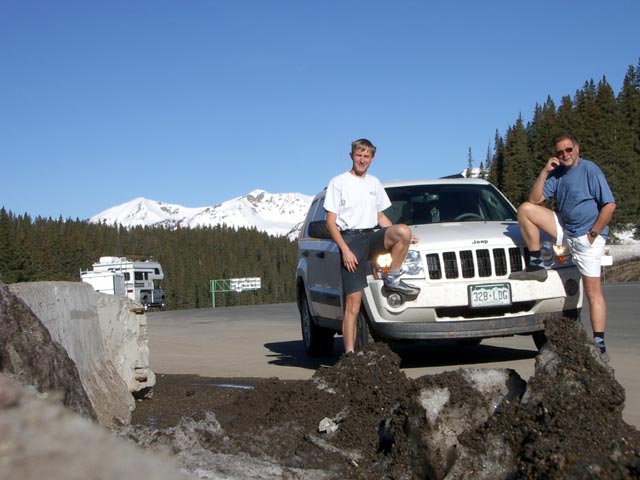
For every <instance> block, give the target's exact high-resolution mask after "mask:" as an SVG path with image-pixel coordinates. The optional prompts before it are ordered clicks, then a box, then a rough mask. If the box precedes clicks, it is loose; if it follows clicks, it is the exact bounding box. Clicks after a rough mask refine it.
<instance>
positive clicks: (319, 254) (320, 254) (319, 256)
mask: <svg viewBox="0 0 640 480" xmlns="http://www.w3.org/2000/svg"><path fill="white" fill-rule="evenodd" d="M316 257H318V258H324V252H318V253H316Z"/></svg>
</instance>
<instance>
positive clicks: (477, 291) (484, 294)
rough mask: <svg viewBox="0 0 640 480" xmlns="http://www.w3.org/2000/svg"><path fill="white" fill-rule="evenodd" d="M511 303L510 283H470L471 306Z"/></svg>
mask: <svg viewBox="0 0 640 480" xmlns="http://www.w3.org/2000/svg"><path fill="white" fill-rule="evenodd" d="M501 305H511V286H510V285H509V284H508V283H494V284H491V285H469V306H470V307H471V308H482V307H495V306H501Z"/></svg>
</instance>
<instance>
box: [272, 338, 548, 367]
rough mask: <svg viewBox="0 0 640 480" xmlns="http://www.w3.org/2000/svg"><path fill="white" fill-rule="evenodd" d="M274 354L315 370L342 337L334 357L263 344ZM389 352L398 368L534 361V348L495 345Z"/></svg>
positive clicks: (426, 345)
mask: <svg viewBox="0 0 640 480" xmlns="http://www.w3.org/2000/svg"><path fill="white" fill-rule="evenodd" d="M264 346H265V347H266V348H267V349H268V350H270V351H271V352H273V354H271V355H269V357H270V358H271V359H270V360H269V364H271V365H279V366H284V367H287V366H290V367H298V368H306V369H309V370H317V369H318V368H320V367H328V366H332V365H334V364H335V363H336V362H337V361H338V359H339V358H340V354H341V353H342V337H336V338H335V341H334V348H333V351H334V354H333V355H331V356H327V357H313V358H312V357H309V356H307V354H306V353H305V352H304V347H303V346H302V340H291V341H287V342H272V343H265V344H264ZM392 350H393V351H394V352H395V353H397V354H398V356H399V357H400V359H401V363H400V368H422V367H442V366H461V365H478V366H482V364H485V363H497V362H510V361H514V360H527V359H532V358H535V357H536V355H537V354H538V352H537V350H536V349H535V348H533V347H532V348H531V349H522V348H510V347H501V346H494V345H482V344H480V345H476V346H466V345H459V344H457V343H456V342H453V341H422V342H413V343H403V344H398V345H394V346H393V347H392Z"/></svg>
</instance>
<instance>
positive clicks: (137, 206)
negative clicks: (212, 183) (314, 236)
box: [89, 190, 313, 239]
mask: <svg viewBox="0 0 640 480" xmlns="http://www.w3.org/2000/svg"><path fill="white" fill-rule="evenodd" d="M312 199H313V197H311V196H309V195H304V194H301V193H268V192H265V191H264V190H254V191H252V192H250V193H248V194H247V195H244V196H242V197H237V198H234V199H232V200H228V201H226V202H223V203H220V204H218V205H214V206H211V207H197V208H189V207H183V206H182V205H175V204H171V203H163V202H159V201H156V200H149V199H146V198H142V197H139V198H135V199H133V200H131V201H129V202H126V203H123V204H122V205H117V206H115V207H111V208H109V209H107V210H105V211H104V212H101V213H99V214H97V215H94V216H93V217H91V218H90V219H89V221H90V222H94V223H100V222H106V223H108V224H110V225H112V224H119V225H122V226H124V227H132V226H137V225H142V226H165V227H169V228H176V227H178V226H179V227H183V228H194V227H198V226H203V227H213V226H217V225H223V224H224V225H227V226H229V227H234V228H239V227H247V228H252V227H255V228H256V229H257V230H259V231H262V232H266V233H268V234H270V235H278V236H283V235H286V236H287V237H289V238H290V239H293V238H295V236H296V235H297V232H298V229H299V228H300V224H301V223H302V221H303V220H304V217H305V215H306V213H307V210H308V209H309V205H310V204H311V200H312Z"/></svg>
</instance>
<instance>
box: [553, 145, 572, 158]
mask: <svg viewBox="0 0 640 480" xmlns="http://www.w3.org/2000/svg"><path fill="white" fill-rule="evenodd" d="M571 152H573V147H567V148H565V149H564V150H558V151H557V152H556V157H561V156H562V155H564V154H565V153H571Z"/></svg>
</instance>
